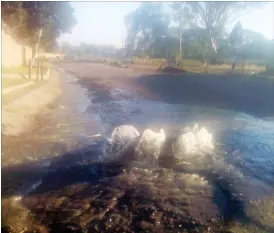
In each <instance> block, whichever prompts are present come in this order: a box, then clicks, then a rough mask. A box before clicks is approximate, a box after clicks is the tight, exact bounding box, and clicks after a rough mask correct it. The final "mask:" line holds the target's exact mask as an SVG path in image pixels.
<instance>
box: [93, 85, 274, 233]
mask: <svg viewBox="0 0 274 233" xmlns="http://www.w3.org/2000/svg"><path fill="white" fill-rule="evenodd" d="M111 95H112V96H113V97H115V98H117V96H119V95H123V96H124V97H125V98H123V99H122V100H121V99H120V100H119V101H108V102H105V103H104V104H103V105H102V104H101V105H100V107H99V108H97V107H96V106H94V107H95V108H94V110H95V111H96V112H98V113H99V115H100V118H101V122H102V123H103V124H104V126H105V128H106V132H110V131H111V130H112V129H113V127H114V126H117V125H120V124H132V125H134V126H135V127H137V129H139V130H140V131H142V130H143V129H145V128H154V129H158V130H159V129H160V128H164V129H165V132H167V134H168V135H169V136H170V137H172V136H174V135H178V133H179V132H180V129H183V128H184V127H185V126H192V125H194V124H195V123H198V124H199V125H202V126H205V127H207V129H208V130H209V131H210V132H212V133H213V135H214V139H215V145H216V148H217V149H216V150H215V153H216V154H217V155H218V158H219V160H218V161H215V162H214V164H213V165H212V166H211V167H210V169H212V170H213V172H214V173H217V176H219V178H220V179H224V180H226V181H227V182H228V183H229V186H230V187H233V189H232V190H233V191H232V192H234V193H233V194H232V195H238V198H239V200H240V202H242V203H243V205H244V206H245V207H241V208H243V212H244V215H245V219H248V221H247V222H248V223H247V222H245V221H244V220H243V219H242V220H239V222H240V223H237V224H236V226H233V227H232V228H231V229H232V230H234V231H235V232H253V231H254V232H256V231H258V230H259V231H262V232H272V231H273V230H274V228H273V220H274V209H273V208H269V206H272V207H273V202H274V198H273V195H274V186H273V184H274V160H273V156H274V121H273V119H272V120H271V119H259V118H256V117H253V116H251V115H248V114H244V113H239V112H232V111H226V110H220V109H214V108H207V107H201V106H193V105H192V106H190V105H178V104H177V105H172V104H167V103H165V102H160V101H149V100H145V99H142V98H139V97H133V96H132V94H131V93H127V92H126V90H122V91H121V90H119V89H113V90H112V92H111ZM115 98H113V99H115ZM216 157H217V156H216ZM203 163H204V164H203V165H202V169H201V168H199V169H200V170H199V169H198V170H197V169H196V170H195V169H192V172H194V171H196V172H197V171H198V172H199V171H200V173H202V170H203V169H204V168H205V167H207V169H208V168H209V167H208V166H207V163H208V161H203ZM210 169H208V170H210ZM212 170H211V171H212ZM262 203H263V204H262ZM266 206H268V207H266ZM243 221H244V222H245V223H243ZM238 224H240V225H241V224H244V226H243V225H241V226H239V225H238ZM252 229H253V230H252Z"/></svg>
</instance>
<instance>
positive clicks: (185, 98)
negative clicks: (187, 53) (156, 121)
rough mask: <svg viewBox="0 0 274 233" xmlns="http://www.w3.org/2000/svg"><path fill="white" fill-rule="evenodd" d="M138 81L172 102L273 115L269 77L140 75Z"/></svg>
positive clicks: (273, 86) (272, 83)
mask: <svg viewBox="0 0 274 233" xmlns="http://www.w3.org/2000/svg"><path fill="white" fill-rule="evenodd" d="M137 83H138V84H139V85H142V86H143V87H144V88H146V89H147V91H148V92H151V93H154V94H157V95H158V96H159V97H160V98H161V99H162V100H163V101H166V102H168V103H171V104H189V105H202V106H208V107H214V108H221V109H226V110H235V111H239V112H245V113H250V114H254V115H256V116H259V117H267V116H273V115H274V102H273V99H274V80H271V79H267V78H255V77H252V78H247V77H241V76H240V77H226V76H224V77H222V76H213V75H207V76H206V75H204V76H199V75H194V74H193V75H192V74H189V75H185V76H182V75H174V74H170V75H167V74H153V75H147V76H141V77H139V78H138V79H137Z"/></svg>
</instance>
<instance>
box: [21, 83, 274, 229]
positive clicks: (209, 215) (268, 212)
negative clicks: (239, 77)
mask: <svg viewBox="0 0 274 233" xmlns="http://www.w3.org/2000/svg"><path fill="white" fill-rule="evenodd" d="M68 80H70V79H68ZM64 85H65V86H66V87H65V88H66V89H71V91H70V93H73V95H71V96H69V98H68V97H67V96H66V97H64V96H63V97H62V98H61V101H60V103H61V104H60V105H59V108H61V109H63V110H62V111H60V109H59V110H58V111H56V113H55V115H56V117H55V121H58V122H60V121H63V122H66V123H64V124H63V125H60V126H59V128H58V130H59V136H58V140H60V139H62V140H65V141H66V140H67V141H69V142H72V141H74V143H73V145H74V146H71V143H69V145H70V146H68V147H67V148H66V149H64V151H63V152H67V151H70V150H72V149H79V148H80V149H81V148H84V147H85V146H87V149H86V150H85V151H83V153H82V154H80V153H78V154H77V153H76V154H75V153H74V154H73V155H72V156H64V158H61V159H60V160H57V162H56V163H55V162H52V164H50V163H51V162H49V163H48V164H47V167H49V171H50V172H49V175H46V176H44V178H43V179H42V180H38V181H36V184H37V182H38V184H39V185H36V186H35V191H28V192H27V193H26V197H25V198H24V200H23V203H24V205H25V206H27V207H28V209H30V210H31V211H32V212H33V213H35V214H36V216H38V217H37V218H38V221H39V222H43V223H44V224H46V225H48V226H50V227H49V228H51V229H53V230H52V231H51V232H85V231H84V229H86V228H88V229H91V230H94V231H91V232H95V231H97V232H115V231H117V232H122V231H124V232H140V231H141V232H154V231H155V229H156V230H157V231H158V232H178V231H180V232H184V231H182V230H184V229H185V230H186V232H217V231H215V230H216V229H218V226H219V225H222V224H221V223H220V224H215V222H214V221H216V219H219V220H218V221H220V222H221V219H224V220H225V222H227V223H230V222H231V221H232V220H233V221H234V220H235V218H236V220H235V221H234V223H233V224H232V226H229V228H230V229H231V231H232V232H268V233H271V232H274V231H273V229H274V226H273V222H274V204H273V203H274V198H273V194H274V188H273V184H274V159H273V158H274V121H273V120H271V119H268V120H267V119H258V118H256V117H253V116H250V115H247V114H243V113H238V112H232V111H225V110H220V109H214V108H207V107H201V106H189V105H178V104H177V105H175V104H174V105H173V104H168V103H165V102H161V101H149V100H145V99H142V98H140V97H136V96H133V95H132V94H130V93H127V92H126V91H125V90H119V89H115V88H113V90H112V92H111V93H110V95H112V96H122V97H121V98H119V100H117V101H114V100H113V101H96V95H97V93H96V91H92V90H88V93H89V97H90V98H89V99H88V98H87V96H86V95H85V93H87V90H86V89H84V88H82V87H80V86H78V85H76V84H75V80H73V79H72V80H70V81H67V82H64ZM67 103H70V104H67ZM66 104H67V105H66ZM76 118H77V119H78V120H77V121H75V119H76ZM56 119H61V120H56ZM94 121H95V122H96V125H97V127H96V129H95V128H94V127H92V126H91V124H90V122H94ZM73 122H74V123H73ZM123 124H128V125H133V126H134V127H135V128H136V129H137V130H138V132H139V133H140V135H141V134H142V132H143V131H144V130H145V129H148V128H149V129H152V130H154V131H158V132H159V130H160V129H161V128H163V129H164V131H165V134H166V144H167V145H166V147H167V148H169V149H166V150H165V149H163V151H164V153H166V155H169V156H171V157H172V151H171V150H170V148H171V145H172V143H174V139H175V138H178V136H179V135H180V134H181V133H182V132H183V129H184V128H185V127H187V126H188V127H192V126H194V124H198V125H199V126H203V127H205V128H206V129H207V130H208V131H209V132H210V133H211V134H212V135H213V143H214V147H215V148H214V151H213V152H212V153H209V154H206V155H205V156H204V157H203V159H199V160H193V161H189V162H190V165H189V164H187V165H186V163H182V164H180V163H179V164H178V163H177V162H176V163H170V162H171V159H170V158H171V157H168V156H167V157H168V159H167V160H166V161H165V160H164V161H162V163H161V165H160V166H156V167H155V166H154V165H155V164H153V166H150V165H149V166H147V167H138V166H136V164H134V163H129V162H128V161H126V160H125V161H123V162H126V163H127V165H125V164H123V165H120V164H117V165H113V164H112V165H108V164H106V165H104V164H102V163H101V162H100V163H99V164H97V160H96V159H94V160H93V159H92V158H97V156H98V155H99V154H101V153H103V149H104V148H103V147H104V146H106V144H105V140H104V137H111V133H112V131H113V129H114V128H115V127H117V126H119V125H123ZM53 125H54V124H53ZM49 131H50V130H49ZM94 133H95V134H101V135H103V137H102V138H101V139H100V140H97V141H96V140H94V139H93V138H89V137H88V136H89V135H92V134H94ZM137 141H138V139H137ZM46 142H47V143H48V141H46ZM137 144H138V143H136V144H133V146H132V147H133V148H136V147H137ZM45 146H47V145H45ZM32 149H33V150H35V147H34V148H32ZM40 149H41V147H38V148H37V151H36V154H37V153H40V152H39V150H40ZM44 152H45V151H44ZM47 153H51V152H49V151H47ZM128 153H133V152H132V151H130V150H129V152H128V151H127V152H126V153H125V154H126V156H127V155H128ZM40 154H41V153H40ZM93 155H94V156H93ZM87 156H88V158H89V159H90V160H93V161H91V162H90V161H87V160H89V159H87ZM33 157H35V156H33ZM75 157H76V158H77V159H75ZM42 158H44V157H42ZM82 158H83V159H82ZM81 159H82V160H81ZM75 160H77V166H75V165H76V164H74V163H75ZM129 164H130V166H129ZM79 165H80V167H78V166H79ZM87 165H88V166H87ZM57 167H58V169H57ZM37 186H38V187H37ZM55 186H56V187H55ZM33 190H34V189H33ZM46 190H47V191H46ZM72 190H73V191H72ZM216 190H217V191H216ZM222 206H223V208H222ZM235 209H236V210H235ZM58 211H59V214H58V213H57V212H58ZM43 212H44V213H47V214H48V215H47V216H48V217H45V216H43ZM226 212H229V213H226ZM236 212H237V213H236ZM239 212H240V213H241V214H240V215H239V214H238V213H239ZM56 214H57V215H56ZM138 216H139V217H138ZM142 216H143V219H141V217H142ZM186 216H189V217H186ZM243 216H244V217H243ZM234 217H235V218H234ZM54 218H55V219H57V221H60V223H61V222H62V223H64V224H68V223H69V224H70V225H69V227H70V229H74V230H72V231H69V230H68V229H67V228H65V230H64V228H62V227H61V226H60V223H54V221H53V222H52V219H54ZM237 218H239V219H237ZM44 219H51V220H44ZM183 219H184V220H183ZM79 222H80V223H81V224H80V225H81V227H80V228H79V226H78V225H77V224H78V223H79ZM102 222H103V223H102ZM209 222H210V224H209ZM54 224H57V225H58V224H59V225H58V226H56V225H54ZM73 224H74V225H73ZM102 224H103V225H102ZM163 225H164V226H165V227H163ZM216 225H217V228H213V227H214V226H215V227H216ZM121 226H124V228H121ZM155 226H156V228H155V229H154V227H155ZM66 227H67V225H66ZM73 227H74V228H73ZM77 227H78V228H79V229H78V228H77ZM113 227H114V228H113ZM166 227H167V228H166ZM114 229H115V230H114ZM187 229H188V230H187ZM190 229H191V230H190ZM213 229H215V230H213ZM86 232H90V231H86ZM220 232H224V231H222V230H221V231H220Z"/></svg>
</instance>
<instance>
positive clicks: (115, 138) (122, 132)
mask: <svg viewBox="0 0 274 233" xmlns="http://www.w3.org/2000/svg"><path fill="white" fill-rule="evenodd" d="M139 135H140V134H139V132H138V131H137V129H136V128H134V127H133V126H132V125H121V126H118V127H116V128H115V129H114V130H113V132H112V134H111V137H110V139H107V145H105V151H104V155H103V157H104V159H105V158H107V157H109V156H116V158H118V156H119V155H120V154H121V153H122V152H123V151H124V150H126V149H127V148H128V147H129V146H130V144H131V143H132V142H133V141H134V140H135V139H136V138H137V137H139Z"/></svg>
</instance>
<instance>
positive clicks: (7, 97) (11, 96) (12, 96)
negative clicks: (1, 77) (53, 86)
mask: <svg viewBox="0 0 274 233" xmlns="http://www.w3.org/2000/svg"><path fill="white" fill-rule="evenodd" d="M45 83H46V81H40V82H39V83H33V84H31V85H30V86H27V87H24V88H20V89H18V90H16V91H13V92H11V93H9V94H7V95H4V96H2V105H6V104H9V103H11V102H13V101H14V100H16V99H18V98H20V97H22V96H24V95H26V94H28V93H29V92H31V91H33V90H35V89H36V88H39V87H41V86H42V85H44V84H45Z"/></svg>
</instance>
